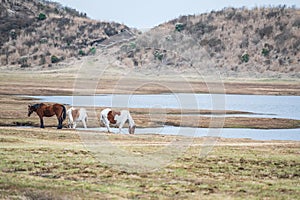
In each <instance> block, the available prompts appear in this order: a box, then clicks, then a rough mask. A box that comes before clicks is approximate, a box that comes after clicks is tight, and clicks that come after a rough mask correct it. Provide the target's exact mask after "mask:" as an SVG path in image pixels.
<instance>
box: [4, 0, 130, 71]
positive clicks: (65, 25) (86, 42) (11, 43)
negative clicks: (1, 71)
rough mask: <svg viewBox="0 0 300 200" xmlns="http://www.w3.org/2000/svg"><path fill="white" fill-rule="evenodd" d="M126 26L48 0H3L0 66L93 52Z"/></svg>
mask: <svg viewBox="0 0 300 200" xmlns="http://www.w3.org/2000/svg"><path fill="white" fill-rule="evenodd" d="M127 29H128V27H126V26H125V25H122V24H119V23H114V22H101V21H96V20H91V19H89V18H87V17H86V14H85V13H79V12H78V11H76V10H75V9H72V8H69V7H63V6H61V5H60V4H59V3H55V2H51V1H39V0H14V1H11V0H2V1H1V4H0V36H1V37H0V48H1V49H0V65H1V66H3V65H17V66H20V67H23V68H25V67H30V66H42V67H45V66H46V67H48V66H51V64H53V63H57V62H60V61H62V60H65V59H68V58H74V57H80V56H85V55H90V54H95V51H96V48H95V47H94V46H95V45H96V44H98V43H101V42H103V41H105V40H106V39H109V38H110V37H112V36H114V35H116V34H118V33H120V32H121V31H124V30H127Z"/></svg>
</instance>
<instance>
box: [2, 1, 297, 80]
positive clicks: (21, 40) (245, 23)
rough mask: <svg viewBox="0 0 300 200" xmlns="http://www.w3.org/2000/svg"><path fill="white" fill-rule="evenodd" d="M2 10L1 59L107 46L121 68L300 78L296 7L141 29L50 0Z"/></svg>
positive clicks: (32, 61) (41, 61) (57, 56)
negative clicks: (87, 13) (93, 16)
mask: <svg viewBox="0 0 300 200" xmlns="http://www.w3.org/2000/svg"><path fill="white" fill-rule="evenodd" d="M0 16H1V18H0V35H1V37H0V47H1V50H0V65H1V66H17V68H19V69H20V67H21V68H28V67H32V66H38V67H37V68H34V70H35V69H41V68H45V67H47V68H48V67H51V66H53V65H55V63H69V62H70V59H74V58H75V59H80V58H81V57H83V56H90V55H95V54H96V51H97V52H98V53H100V54H101V52H103V49H105V51H106V53H105V56H106V57H108V58H109V59H110V60H115V61H116V62H114V64H113V65H114V66H116V67H117V68H118V69H120V67H122V68H123V69H127V68H130V69H137V70H138V71H140V72H142V71H145V70H149V71H152V72H162V73H172V71H174V70H176V71H178V72H180V73H184V74H193V73H195V72H198V73H200V74H201V75H210V74H216V73H217V74H221V76H223V77H233V78H234V77H249V78H292V79H298V78H299V77H300V53H299V50H300V31H299V29H300V10H299V9H298V8H295V7H291V8H290V7H286V6H277V7H265V8H253V9H247V8H238V9H236V8H224V9H223V10H220V11H212V12H210V13H204V14H201V15H189V16H180V17H178V18H177V19H173V20H171V21H168V22H166V23H163V24H161V25H159V26H157V27H154V28H152V29H151V30H149V31H146V32H143V33H142V32H138V31H136V30H133V29H130V28H128V27H127V26H126V25H123V24H119V23H116V22H101V21H96V20H92V19H89V18H87V17H86V14H85V13H79V12H78V11H76V10H74V9H72V8H68V7H63V6H61V5H60V4H59V3H55V2H51V1H45V0H44V1H38V0H25V1H21V0H15V1H8V0H2V3H1V5H0ZM103 47H104V48H103ZM63 60H64V61H65V62H61V61H63ZM64 66H65V65H64V64H60V67H64Z"/></svg>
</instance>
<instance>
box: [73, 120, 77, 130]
mask: <svg viewBox="0 0 300 200" xmlns="http://www.w3.org/2000/svg"><path fill="white" fill-rule="evenodd" d="M76 126H77V122H76V121H74V122H73V128H74V129H75V128H76Z"/></svg>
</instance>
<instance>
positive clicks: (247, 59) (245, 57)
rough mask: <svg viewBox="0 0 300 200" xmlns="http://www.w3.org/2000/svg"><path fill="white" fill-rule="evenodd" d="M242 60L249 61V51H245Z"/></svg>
mask: <svg viewBox="0 0 300 200" xmlns="http://www.w3.org/2000/svg"><path fill="white" fill-rule="evenodd" d="M241 60H242V62H245V63H247V62H248V61H249V54H248V53H244V54H243V55H242V57H241Z"/></svg>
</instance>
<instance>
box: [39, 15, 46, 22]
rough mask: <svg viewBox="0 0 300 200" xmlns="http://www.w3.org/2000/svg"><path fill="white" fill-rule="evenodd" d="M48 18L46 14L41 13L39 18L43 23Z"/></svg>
mask: <svg viewBox="0 0 300 200" xmlns="http://www.w3.org/2000/svg"><path fill="white" fill-rule="evenodd" d="M46 18H47V17H46V15H45V14H44V13H40V14H39V16H38V20H40V21H42V20H45V19H46Z"/></svg>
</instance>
